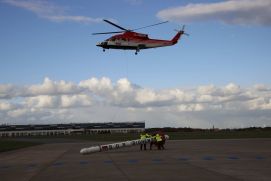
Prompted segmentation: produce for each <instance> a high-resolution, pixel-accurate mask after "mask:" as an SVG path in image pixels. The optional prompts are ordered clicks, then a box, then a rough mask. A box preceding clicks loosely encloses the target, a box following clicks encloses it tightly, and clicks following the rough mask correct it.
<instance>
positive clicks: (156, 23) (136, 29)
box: [132, 21, 168, 31]
mask: <svg viewBox="0 0 271 181" xmlns="http://www.w3.org/2000/svg"><path fill="white" fill-rule="evenodd" d="M167 22H168V21H164V22H161V23H156V24H153V25H148V26H143V27H141V28H136V29H133V30H132V31H135V30H140V29H143V28H148V27H152V26H156V25H160V24H164V23H167Z"/></svg>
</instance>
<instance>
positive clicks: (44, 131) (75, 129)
mask: <svg viewBox="0 0 271 181" xmlns="http://www.w3.org/2000/svg"><path fill="white" fill-rule="evenodd" d="M144 130H145V122H108V123H70V124H31V125H0V137H19V136H45V135H46V136H50V135H70V134H95V133H131V132H134V133H139V132H143V131H144Z"/></svg>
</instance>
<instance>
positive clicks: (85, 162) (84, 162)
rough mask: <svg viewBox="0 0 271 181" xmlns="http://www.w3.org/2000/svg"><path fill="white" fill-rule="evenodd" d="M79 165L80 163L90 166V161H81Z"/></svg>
mask: <svg viewBox="0 0 271 181" xmlns="http://www.w3.org/2000/svg"><path fill="white" fill-rule="evenodd" d="M79 163H80V165H86V164H88V163H89V162H88V161H80V162H79Z"/></svg>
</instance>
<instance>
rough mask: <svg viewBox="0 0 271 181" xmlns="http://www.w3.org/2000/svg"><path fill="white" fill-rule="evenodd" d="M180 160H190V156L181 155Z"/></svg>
mask: <svg viewBox="0 0 271 181" xmlns="http://www.w3.org/2000/svg"><path fill="white" fill-rule="evenodd" d="M178 160H179V161H187V160H190V158H189V157H180V158H178Z"/></svg>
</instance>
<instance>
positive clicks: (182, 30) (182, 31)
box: [175, 25, 189, 36]
mask: <svg viewBox="0 0 271 181" xmlns="http://www.w3.org/2000/svg"><path fill="white" fill-rule="evenodd" d="M184 29H185V25H183V26H182V29H181V30H176V29H175V31H177V32H180V33H181V34H182V35H186V36H189V34H188V33H186V32H185V31H184Z"/></svg>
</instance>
